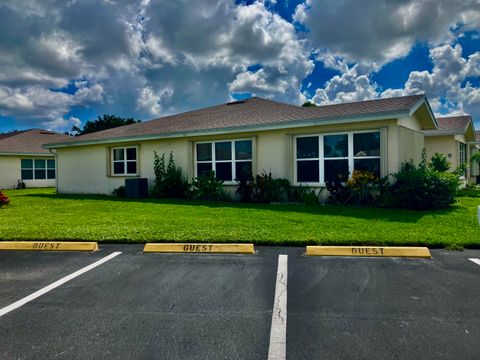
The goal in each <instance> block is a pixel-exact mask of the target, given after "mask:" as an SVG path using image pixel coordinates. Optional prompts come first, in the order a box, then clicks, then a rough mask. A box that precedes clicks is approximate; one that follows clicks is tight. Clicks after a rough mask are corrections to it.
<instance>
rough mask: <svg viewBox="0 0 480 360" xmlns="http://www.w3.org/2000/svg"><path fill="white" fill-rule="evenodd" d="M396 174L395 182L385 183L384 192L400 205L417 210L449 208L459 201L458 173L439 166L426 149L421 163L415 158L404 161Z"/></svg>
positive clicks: (393, 203)
mask: <svg viewBox="0 0 480 360" xmlns="http://www.w3.org/2000/svg"><path fill="white" fill-rule="evenodd" d="M393 177H394V182H393V183H392V184H391V185H389V186H388V185H387V186H385V187H384V189H383V191H382V196H387V197H389V198H390V200H389V201H386V203H387V204H388V203H389V202H390V203H391V205H393V207H397V208H404V209H413V210H429V209H441V208H446V207H448V206H450V205H451V204H453V203H454V202H455V196H456V195H457V192H458V190H459V188H460V179H459V176H458V174H457V173H449V172H441V171H438V170H436V169H435V168H434V167H433V165H432V164H431V163H427V161H426V155H425V152H424V153H423V154H422V161H421V163H420V164H419V165H418V166H417V165H415V164H414V163H413V161H412V160H410V161H409V162H406V163H403V164H402V166H401V168H400V170H399V171H398V172H397V173H396V174H393ZM381 201H384V199H381ZM384 202H385V201H384Z"/></svg>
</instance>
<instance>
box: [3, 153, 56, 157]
mask: <svg viewBox="0 0 480 360" xmlns="http://www.w3.org/2000/svg"><path fill="white" fill-rule="evenodd" d="M0 156H47V157H54V156H55V155H54V154H52V153H43V152H42V153H36V152H0Z"/></svg>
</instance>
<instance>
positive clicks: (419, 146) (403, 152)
mask: <svg viewBox="0 0 480 360" xmlns="http://www.w3.org/2000/svg"><path fill="white" fill-rule="evenodd" d="M424 138H425V137H424V135H423V133H421V132H420V131H416V130H412V129H408V128H406V127H403V126H400V127H399V128H398V143H399V145H400V149H399V157H400V162H401V163H403V162H406V161H410V160H413V161H414V162H415V163H416V164H418V163H419V162H420V161H421V160H422V151H423V148H424V147H425V140H424Z"/></svg>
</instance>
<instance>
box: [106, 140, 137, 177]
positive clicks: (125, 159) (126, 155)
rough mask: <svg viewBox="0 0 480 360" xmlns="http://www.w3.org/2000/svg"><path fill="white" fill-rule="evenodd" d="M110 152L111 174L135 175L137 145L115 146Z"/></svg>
mask: <svg viewBox="0 0 480 360" xmlns="http://www.w3.org/2000/svg"><path fill="white" fill-rule="evenodd" d="M110 151H111V153H110V156H111V159H112V161H111V163H112V169H111V170H112V175H114V176H125V175H137V173H138V161H137V159H138V147H137V146H127V147H116V148H112V149H111V150H110Z"/></svg>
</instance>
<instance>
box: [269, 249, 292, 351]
mask: <svg viewBox="0 0 480 360" xmlns="http://www.w3.org/2000/svg"><path fill="white" fill-rule="evenodd" d="M287 277H288V255H278V269H277V283H276V285H275V299H274V302H273V314H272V328H271V329H270V347H269V348H268V360H285V359H286V357H287Z"/></svg>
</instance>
